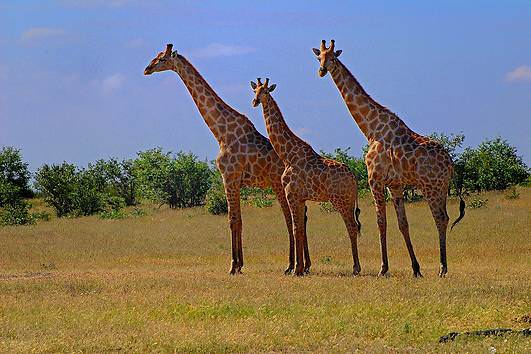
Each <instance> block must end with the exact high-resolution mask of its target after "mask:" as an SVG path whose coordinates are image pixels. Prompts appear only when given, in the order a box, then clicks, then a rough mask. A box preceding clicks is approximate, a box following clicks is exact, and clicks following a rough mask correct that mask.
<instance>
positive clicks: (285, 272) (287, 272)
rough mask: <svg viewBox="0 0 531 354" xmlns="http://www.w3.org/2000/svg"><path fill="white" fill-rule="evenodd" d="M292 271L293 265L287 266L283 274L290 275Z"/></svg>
mask: <svg viewBox="0 0 531 354" xmlns="http://www.w3.org/2000/svg"><path fill="white" fill-rule="evenodd" d="M292 273H293V267H292V266H289V267H288V268H287V269H286V270H285V271H284V275H291V274H292Z"/></svg>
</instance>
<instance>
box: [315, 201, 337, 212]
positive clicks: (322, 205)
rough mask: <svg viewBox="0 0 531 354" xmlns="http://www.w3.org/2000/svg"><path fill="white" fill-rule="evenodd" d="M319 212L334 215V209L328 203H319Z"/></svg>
mask: <svg viewBox="0 0 531 354" xmlns="http://www.w3.org/2000/svg"><path fill="white" fill-rule="evenodd" d="M319 210H320V211H321V212H323V213H335V212H336V209H335V208H334V206H333V205H332V203H330V202H321V203H319Z"/></svg>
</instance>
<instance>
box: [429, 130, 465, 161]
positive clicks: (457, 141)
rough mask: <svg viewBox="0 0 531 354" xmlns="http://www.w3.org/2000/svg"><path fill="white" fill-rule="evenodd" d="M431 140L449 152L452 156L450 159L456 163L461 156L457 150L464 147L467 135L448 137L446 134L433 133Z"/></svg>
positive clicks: (451, 135)
mask: <svg viewBox="0 0 531 354" xmlns="http://www.w3.org/2000/svg"><path fill="white" fill-rule="evenodd" d="M429 138H431V139H433V140H435V141H437V142H439V143H440V144H441V145H442V146H443V147H444V149H445V150H446V151H447V152H448V154H450V157H451V158H452V160H453V161H455V160H456V159H457V157H458V156H459V155H458V153H457V150H458V149H460V148H461V147H462V146H463V142H464V141H465V135H464V134H462V133H461V134H453V133H451V134H450V135H446V134H444V133H431V134H430V135H429Z"/></svg>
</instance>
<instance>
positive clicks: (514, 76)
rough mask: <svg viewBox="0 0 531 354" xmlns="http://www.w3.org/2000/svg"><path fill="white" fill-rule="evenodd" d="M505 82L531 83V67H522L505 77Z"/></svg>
mask: <svg viewBox="0 0 531 354" xmlns="http://www.w3.org/2000/svg"><path fill="white" fill-rule="evenodd" d="M505 80H506V81H509V82H512V81H531V66H529V65H521V66H519V67H517V68H516V69H514V70H512V71H510V72H508V73H507V74H506V75H505Z"/></svg>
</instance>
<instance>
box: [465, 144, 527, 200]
mask: <svg viewBox="0 0 531 354" xmlns="http://www.w3.org/2000/svg"><path fill="white" fill-rule="evenodd" d="M457 166H458V168H459V169H461V170H462V171H463V172H462V174H463V177H462V179H463V184H464V187H465V188H466V189H467V190H470V191H482V190H502V189H506V188H508V187H509V186H511V185H514V184H519V183H524V182H525V181H526V180H527V178H528V176H529V167H527V166H526V164H525V163H524V162H523V160H522V158H521V157H520V156H518V155H517V150H516V148H515V147H513V146H511V145H509V143H508V142H507V141H506V140H505V139H502V138H500V137H498V138H495V139H492V140H485V141H483V142H482V143H481V144H480V145H479V146H478V147H477V148H476V149H472V148H467V149H465V151H463V153H462V154H461V156H460V158H459V161H458V163H457Z"/></svg>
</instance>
